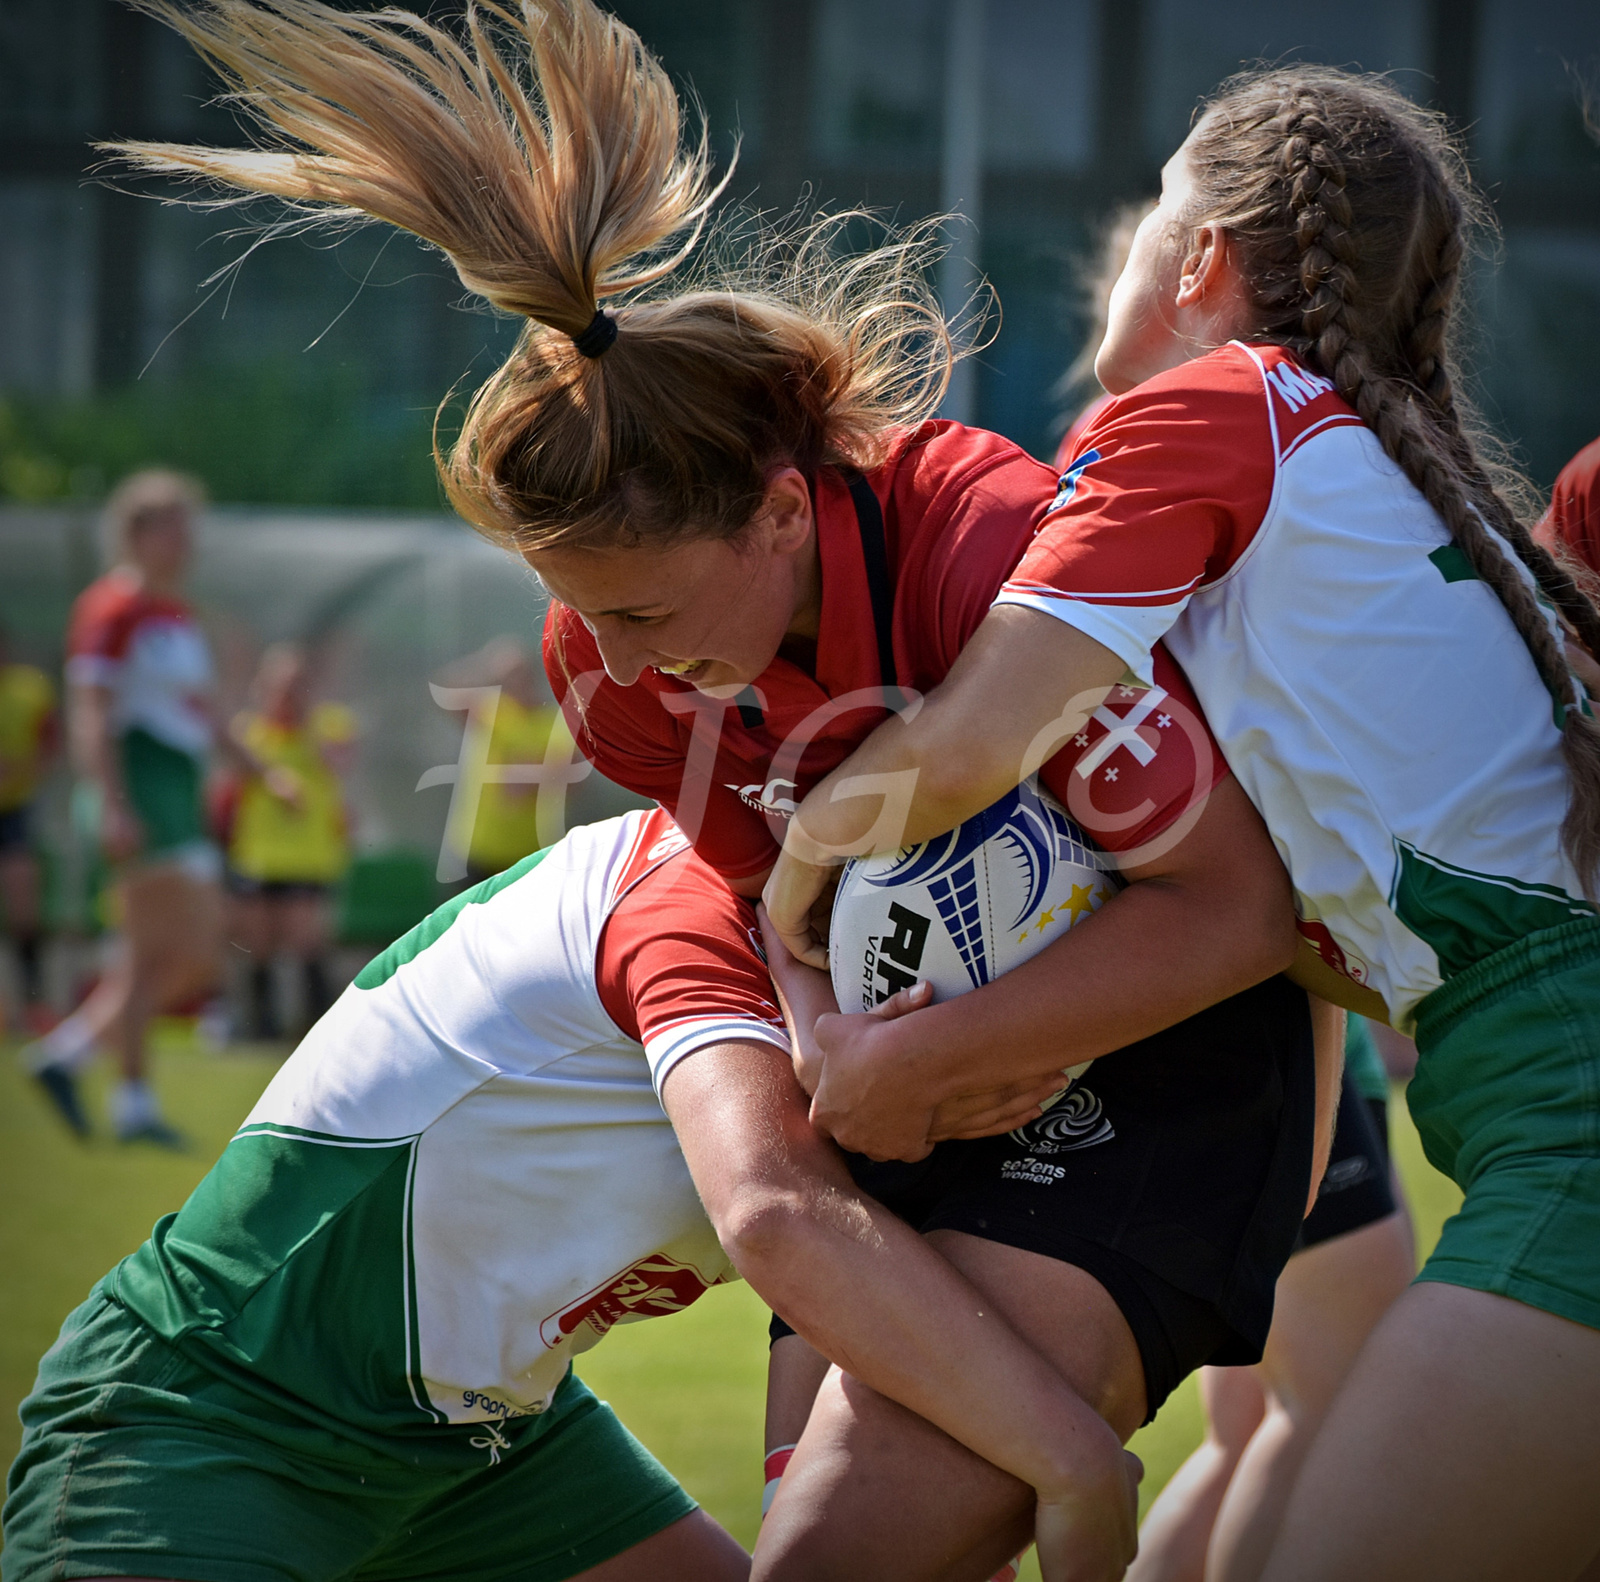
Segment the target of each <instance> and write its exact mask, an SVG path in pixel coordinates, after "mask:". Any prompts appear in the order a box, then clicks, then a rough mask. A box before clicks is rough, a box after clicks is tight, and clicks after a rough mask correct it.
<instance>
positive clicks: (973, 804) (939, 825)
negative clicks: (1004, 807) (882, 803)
mask: <svg viewBox="0 0 1600 1582" xmlns="http://www.w3.org/2000/svg"><path fill="white" fill-rule="evenodd" d="M971 745H972V744H971V742H970V741H968V742H967V743H965V744H964V745H962V744H958V743H955V742H948V743H946V742H941V741H938V740H930V741H929V742H927V743H925V744H924V745H923V750H922V751H921V752H919V753H918V755H917V766H916V767H917V782H916V801H917V806H918V807H919V809H921V810H923V815H924V816H923V817H922V818H920V819H918V820H917V822H918V824H919V826H920V825H927V826H930V828H929V830H928V834H929V835H930V836H931V835H932V834H937V833H941V832H943V831H944V830H948V829H954V828H955V827H956V826H957V825H958V824H963V823H965V822H966V820H967V819H969V818H972V817H973V816H974V815H975V814H978V813H981V812H982V811H983V810H984V809H985V808H986V807H988V806H990V804H991V803H993V802H995V801H997V800H998V799H999V798H1000V797H1002V796H1004V795H1005V794H1006V792H1007V791H1009V790H1010V789H1011V788H1012V787H1013V786H1014V785H1015V784H1016V783H1017V780H1018V779H1019V778H1020V777H1019V775H1016V774H1012V773H1011V772H1010V771H1009V770H998V771H997V766H996V765H995V763H994V762H993V761H991V759H990V758H989V756H988V755H986V754H984V753H976V752H973V751H972V750H971Z"/></svg>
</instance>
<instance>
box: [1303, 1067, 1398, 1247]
mask: <svg viewBox="0 0 1600 1582" xmlns="http://www.w3.org/2000/svg"><path fill="white" fill-rule="evenodd" d="M1398 1206H1399V1205H1398V1204H1397V1203H1396V1202H1395V1197H1394V1189H1393V1187H1392V1186H1391V1185H1390V1183H1389V1106H1388V1105H1387V1104H1386V1103H1385V1102H1384V1101H1383V1100H1382V1099H1368V1098H1363V1097H1362V1095H1361V1093H1360V1091H1359V1090H1358V1089H1357V1088H1356V1086H1355V1084H1354V1083H1353V1082H1351V1080H1350V1073H1349V1072H1348V1071H1347V1072H1346V1073H1345V1076H1344V1087H1343V1088H1342V1089H1341V1090H1340V1093H1339V1119H1338V1122H1337V1123H1336V1124H1335V1126H1334V1131H1333V1147H1332V1149H1331V1150H1330V1151H1329V1154H1328V1168H1327V1171H1326V1173H1325V1174H1324V1175H1323V1177H1322V1185H1321V1187H1320V1188H1319V1189H1318V1191H1317V1201H1316V1205H1315V1206H1314V1207H1313V1208H1312V1210H1311V1212H1310V1214H1308V1215H1307V1216H1306V1220H1305V1223H1304V1224H1303V1225H1302V1226H1301V1227H1300V1239H1299V1240H1298V1241H1297V1242H1296V1243H1295V1249H1294V1250H1295V1251H1296V1252H1304V1251H1305V1249H1306V1248H1307V1247H1315V1246H1317V1245H1318V1244H1319V1243H1321V1242H1325V1241H1332V1240H1333V1238H1334V1237H1335V1236H1343V1235H1345V1234H1346V1233H1347V1232H1349V1231H1352V1230H1360V1229H1361V1227H1362V1226H1363V1225H1374V1224H1376V1223H1377V1222H1378V1221H1379V1220H1380V1219H1387V1218H1388V1217H1389V1216H1390V1215H1391V1214H1392V1213H1394V1211H1395V1209H1396V1208H1397V1207H1398Z"/></svg>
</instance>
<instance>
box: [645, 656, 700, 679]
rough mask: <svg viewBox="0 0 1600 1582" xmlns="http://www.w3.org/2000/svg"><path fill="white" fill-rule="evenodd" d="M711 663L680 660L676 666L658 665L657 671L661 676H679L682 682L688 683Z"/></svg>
mask: <svg viewBox="0 0 1600 1582" xmlns="http://www.w3.org/2000/svg"><path fill="white" fill-rule="evenodd" d="M710 663H711V661H710V660H709V659H680V660H679V661H678V662H677V664H675V665H657V666H655V670H656V672H657V673H658V674H659V675H663V676H677V677H678V678H679V679H680V680H683V681H687V680H688V679H689V678H690V677H691V676H693V675H696V674H697V673H698V672H700V671H702V670H704V669H705V667H706V666H707V665H708V664H710Z"/></svg>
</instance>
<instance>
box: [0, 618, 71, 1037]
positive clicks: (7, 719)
mask: <svg viewBox="0 0 1600 1582" xmlns="http://www.w3.org/2000/svg"><path fill="white" fill-rule="evenodd" d="M59 734H60V733H59V722H58V716H57V713H56V689H55V688H54V687H53V686H52V685H51V684H50V678H49V677H48V676H46V675H45V673H44V672H43V671H42V670H40V669H38V668H36V667H35V666H33V665H24V664H18V663H16V662H15V661H13V660H12V659H11V657H10V653H9V645H8V643H7V639H6V634H5V632H4V630H0V919H3V921H4V923H5V932H6V937H7V938H8V939H9V940H10V941H11V948H12V949H13V950H14V951H15V952H16V955H17V965H18V968H19V969H20V974H21V990H22V1012H23V1018H24V1021H25V1022H26V1023H36V1022H37V1021H38V1020H39V1019H40V1018H42V1017H43V1016H44V1015H46V1014H47V1013H46V1012H45V1006H44V985H43V981H42V977H41V962H40V943H41V935H40V922H41V919H40V873H39V858H38V855H37V854H36V853H35V851H34V848H33V836H34V831H33V800H34V797H35V796H36V794H37V793H38V790H39V784H40V781H41V780H43V778H44V776H45V773H46V771H47V770H48V769H49V767H50V761H51V759H52V758H54V756H55V753H56V748H57V745H58V738H59ZM34 1030H35V1031H38V1030H39V1029H38V1027H37V1026H35V1028H34Z"/></svg>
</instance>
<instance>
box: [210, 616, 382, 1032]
mask: <svg viewBox="0 0 1600 1582" xmlns="http://www.w3.org/2000/svg"><path fill="white" fill-rule="evenodd" d="M311 688H312V676H311V668H310V664H309V662H308V660H307V656H306V654H305V652H304V651H303V650H302V649H300V648H298V647H296V646H295V645H294V644H292V643H275V644H273V646H272V647H270V648H269V649H267V651H266V652H265V653H264V654H263V655H262V656H261V663H260V666H259V667H258V669H257V671H256V677H255V683H254V689H253V690H254V705H255V706H254V707H253V708H250V709H247V710H244V711H243V712H241V713H240V714H238V715H236V716H235V717H234V719H233V721H232V723H231V725H230V726H229V731H228V734H229V737H230V739H231V740H232V742H233V744H234V746H235V747H236V748H237V749H239V750H240V751H241V752H242V753H243V754H245V755H246V756H247V757H248V759H249V760H250V762H251V765H252V767H250V768H249V769H247V770H245V771H244V772H242V773H235V774H232V775H228V776H226V777H225V778H224V781H223V786H224V791H223V795H222V797H221V799H220V800H221V802H222V805H223V808H224V809H225V825H226V829H227V852H228V878H227V885H228V892H229V896H230V904H229V927H228V932H229V937H230V938H231V939H232V940H233V941H234V943H235V944H237V945H239V946H241V947H242V948H243V949H244V950H246V951H248V952H249V954H250V958H251V961H250V969H249V980H248V990H247V993H246V996H245V999H246V1017H245V1023H244V1026H243V1028H242V1029H241V1031H242V1032H243V1034H244V1036H246V1037H249V1038H263V1039H274V1038H281V1037H282V1036H283V1032H284V1023H283V1018H282V1017H281V1016H280V1015H279V1009H278V1005H277V995H276V993H275V982H274V962H275V961H276V960H277V959H278V958H280V957H285V956H286V957H288V958H290V960H291V961H292V962H293V964H294V965H295V966H296V967H297V968H298V970H299V974H300V977H301V984H302V989H301V1009H300V1014H301V1022H302V1030H303V1028H304V1027H308V1026H310V1024H311V1023H313V1022H315V1021H316V1020H317V1018H318V1017H319V1016H321V1015H322V1013H323V1012H324V1011H325V1010H327V1008H328V1007H329V1005H331V1004H332V1003H333V997H332V995H331V994H330V993H329V986H328V963H327V952H328V947H329V944H330V942H331V935H332V907H331V904H330V892H331V889H332V887H333V886H334V885H335V884H337V883H338V881H339V880H340V879H341V878H342V877H343V876H344V873H345V870H346V869H347V868H348V867H349V865H350V819H349V810H348V808H347V806H346V803H345V795H344V787H343V785H342V784H341V780H340V762H341V758H342V757H343V756H344V755H345V754H347V752H348V749H349V748H350V746H351V744H352V743H353V741H354V739H355V720H354V717H353V716H352V715H351V713H350V711H349V710H348V709H347V708H344V707H343V706H341V705H339V704H335V703H321V704H316V705H313V704H312V702H311Z"/></svg>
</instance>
